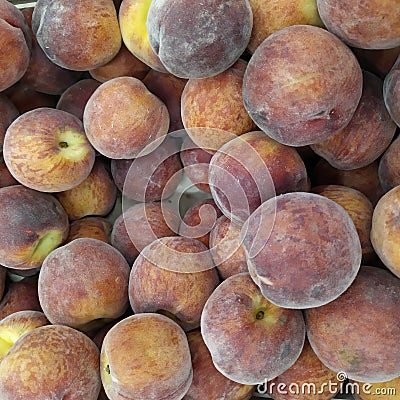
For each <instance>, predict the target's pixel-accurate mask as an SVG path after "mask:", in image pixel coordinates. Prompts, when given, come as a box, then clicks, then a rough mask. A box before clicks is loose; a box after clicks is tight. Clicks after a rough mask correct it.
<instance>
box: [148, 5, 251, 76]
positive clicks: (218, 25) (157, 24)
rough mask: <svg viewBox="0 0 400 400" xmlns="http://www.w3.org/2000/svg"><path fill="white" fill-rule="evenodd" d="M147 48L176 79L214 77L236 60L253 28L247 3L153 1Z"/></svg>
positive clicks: (149, 18)
mask: <svg viewBox="0 0 400 400" xmlns="http://www.w3.org/2000/svg"><path fill="white" fill-rule="evenodd" d="M146 26H147V31H148V37H149V42H150V46H151V48H152V49H153V50H154V52H155V53H156V54H157V55H158V56H159V57H160V60H161V62H162V64H163V65H164V67H165V68H166V69H167V70H168V72H170V73H172V74H174V75H176V76H178V77H180V78H207V77H210V76H213V75H217V74H219V73H221V72H223V71H225V70H226V69H227V68H229V67H230V66H231V65H233V64H234V63H235V61H236V60H237V59H238V58H239V57H240V55H241V54H242V53H243V51H244V50H245V48H246V46H247V44H248V42H249V40H250V34H251V29H252V26H253V14H252V11H251V7H250V4H249V3H248V1H247V0H236V1H225V0H205V1H202V2H201V3H193V2H192V1H189V0H179V1H171V0H166V1H165V0H153V1H152V2H151V4H150V7H149V11H148V14H147V21H146Z"/></svg>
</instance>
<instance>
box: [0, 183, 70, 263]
mask: <svg viewBox="0 0 400 400" xmlns="http://www.w3.org/2000/svg"><path fill="white" fill-rule="evenodd" d="M0 221H1V224H0V236H1V238H2V240H1V242H0V263H1V264H3V265H5V266H7V267H12V268H17V269H30V268H37V267H40V265H41V264H42V262H43V260H44V259H45V257H46V256H47V255H48V254H49V253H50V252H51V251H52V250H53V249H54V248H56V247H57V246H59V245H60V244H61V243H63V242H64V240H65V239H66V237H67V234H68V229H69V223H68V216H67V214H66V212H65V210H64V209H63V208H62V206H61V204H60V203H59V202H58V200H57V199H56V198H55V197H54V196H52V195H51V194H48V193H42V192H38V191H36V190H32V189H29V188H27V187H25V186H22V185H14V186H7V187H4V188H1V189H0Z"/></svg>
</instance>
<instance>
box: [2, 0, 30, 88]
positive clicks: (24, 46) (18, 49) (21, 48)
mask: <svg viewBox="0 0 400 400" xmlns="http://www.w3.org/2000/svg"><path fill="white" fill-rule="evenodd" d="M0 36H1V38H2V40H1V42H0V92H1V91H3V90H5V89H7V88H9V87H10V86H12V85H13V84H14V83H16V82H18V81H19V80H20V79H21V78H22V76H23V75H24V73H25V71H26V70H27V68H28V65H29V60H30V56H31V48H32V35H31V33H30V31H29V27H28V24H27V23H26V21H25V18H24V16H23V14H22V12H21V11H20V10H19V9H18V8H17V7H16V6H15V5H14V4H11V3H10V2H9V1H7V0H1V1H0Z"/></svg>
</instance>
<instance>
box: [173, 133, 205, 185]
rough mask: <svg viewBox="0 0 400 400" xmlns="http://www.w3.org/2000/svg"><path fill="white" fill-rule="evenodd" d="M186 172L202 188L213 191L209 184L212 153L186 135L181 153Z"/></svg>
mask: <svg viewBox="0 0 400 400" xmlns="http://www.w3.org/2000/svg"><path fill="white" fill-rule="evenodd" d="M179 155H180V158H181V162H182V165H183V167H184V171H185V174H186V175H187V176H188V178H189V179H190V181H191V182H192V183H193V184H194V185H195V186H196V187H197V188H198V189H200V190H202V191H204V192H206V193H211V189H210V186H209V185H208V168H209V164H210V161H211V157H212V154H211V153H210V152H208V151H206V150H204V149H202V148H201V147H198V146H197V145H195V144H194V143H193V141H192V140H191V139H190V137H188V136H187V137H185V139H184V140H183V142H182V146H181V151H180V153H179Z"/></svg>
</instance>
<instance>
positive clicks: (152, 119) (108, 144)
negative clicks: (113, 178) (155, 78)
mask: <svg viewBox="0 0 400 400" xmlns="http://www.w3.org/2000/svg"><path fill="white" fill-rule="evenodd" d="M83 123H84V126H85V131H86V134H87V137H88V139H89V141H90V142H91V143H92V145H93V147H94V148H95V149H96V150H97V151H98V152H99V153H101V154H103V155H105V156H106V157H109V158H112V159H131V158H135V157H138V156H139V155H140V156H144V155H146V154H148V153H150V152H151V151H152V150H154V149H155V148H156V147H157V146H158V145H159V144H160V143H161V142H160V141H159V140H157V139H159V138H161V137H163V136H164V135H165V134H166V133H167V132H168V127H169V115H168V110H167V107H166V106H165V104H164V103H163V102H162V101H161V100H160V99H158V98H157V97H156V96H155V95H154V94H152V93H151V92H150V91H149V90H148V89H147V88H146V86H145V85H144V84H143V83H142V82H141V81H140V80H139V79H136V78H133V77H128V76H125V77H119V78H114V79H111V80H109V81H107V82H105V83H102V84H101V86H99V87H98V88H97V89H96V90H95V92H94V93H93V94H92V96H91V97H90V99H89V101H88V102H87V104H86V107H85V111H84V113H83ZM110 138H111V139H112V140H110Z"/></svg>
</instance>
